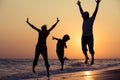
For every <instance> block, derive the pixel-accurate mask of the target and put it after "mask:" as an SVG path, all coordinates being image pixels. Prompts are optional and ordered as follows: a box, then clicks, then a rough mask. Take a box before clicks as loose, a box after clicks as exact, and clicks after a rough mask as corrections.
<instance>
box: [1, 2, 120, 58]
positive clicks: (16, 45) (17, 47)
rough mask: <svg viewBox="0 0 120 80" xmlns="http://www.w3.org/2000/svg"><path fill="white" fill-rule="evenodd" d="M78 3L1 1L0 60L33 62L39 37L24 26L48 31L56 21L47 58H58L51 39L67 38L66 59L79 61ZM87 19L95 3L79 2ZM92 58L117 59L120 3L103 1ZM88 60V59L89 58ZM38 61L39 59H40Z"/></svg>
mask: <svg viewBox="0 0 120 80" xmlns="http://www.w3.org/2000/svg"><path fill="white" fill-rule="evenodd" d="M76 3H77V0H0V58H33V57H34V52H35V46H36V43H37V40H38V33H37V32H36V31H35V30H33V29H32V28H31V27H30V26H29V25H28V24H26V22H25V21H26V19H27V17H28V18H29V20H30V22H31V23H32V24H34V25H35V26H36V27H38V28H40V29H41V26H42V25H43V24H46V25H47V28H48V29H49V28H50V27H51V25H53V24H54V23H55V22H56V20H57V17H58V18H59V19H60V22H59V23H58V25H57V26H56V27H55V28H54V30H53V31H52V32H51V33H50V35H49V37H48V38H47V47H48V57H49V58H57V56H56V43H57V41H55V40H52V36H55V37H58V38H62V37H63V35H64V34H69V35H70V38H71V39H70V40H69V41H68V42H67V47H68V48H67V49H65V56H67V57H68V58H72V59H82V58H84V55H83V53H82V49H81V35H82V22H83V20H82V17H81V14H80V13H79V8H78V6H77V4H76ZM81 5H82V7H83V9H84V10H85V11H88V12H89V13H90V16H91V15H92V13H93V12H94V10H95V7H96V2H95V0H81ZM93 27H94V29H93V31H94V49H95V58H120V0H102V1H101V3H100V6H99V10H98V14H97V16H96V19H95V22H94V26H93ZM89 56H90V55H89ZM40 58H42V57H41V56H40Z"/></svg>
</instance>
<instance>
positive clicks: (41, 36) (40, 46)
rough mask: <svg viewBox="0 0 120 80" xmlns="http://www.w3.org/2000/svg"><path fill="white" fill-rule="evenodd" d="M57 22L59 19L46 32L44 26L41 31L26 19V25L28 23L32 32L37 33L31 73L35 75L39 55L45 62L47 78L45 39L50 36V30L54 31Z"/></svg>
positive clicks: (47, 64) (47, 65) (47, 66)
mask: <svg viewBox="0 0 120 80" xmlns="http://www.w3.org/2000/svg"><path fill="white" fill-rule="evenodd" d="M58 22H59V19H58V18H57V22H56V23H55V24H54V25H53V26H52V27H51V28H50V29H48V30H47V26H46V25H43V26H42V27H41V29H38V28H37V27H35V26H34V25H32V24H31V23H30V22H29V19H28V18H27V21H26V23H28V24H29V26H30V27H32V28H33V29H34V30H36V31H37V32H38V42H37V45H36V49H35V57H34V61H33V68H32V70H33V73H35V66H36V65H37V62H38V59H39V55H40V54H41V55H42V56H43V59H44V61H45V66H46V69H47V76H48V77H49V67H50V66H49V63H48V53H47V46H46V39H47V37H48V35H49V34H50V32H51V30H53V29H54V27H55V26H56V25H57V23H58Z"/></svg>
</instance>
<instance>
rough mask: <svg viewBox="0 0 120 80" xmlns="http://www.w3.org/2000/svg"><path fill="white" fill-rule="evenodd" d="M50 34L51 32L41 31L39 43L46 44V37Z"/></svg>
mask: <svg viewBox="0 0 120 80" xmlns="http://www.w3.org/2000/svg"><path fill="white" fill-rule="evenodd" d="M48 35H49V32H48V31H46V32H43V31H39V33H38V43H37V44H39V45H45V44H46V39H47V37H48Z"/></svg>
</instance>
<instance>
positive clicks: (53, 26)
mask: <svg viewBox="0 0 120 80" xmlns="http://www.w3.org/2000/svg"><path fill="white" fill-rule="evenodd" d="M59 21H60V20H59V19H58V18H57V22H56V23H55V24H54V25H52V27H51V28H50V29H49V30H48V31H49V32H50V31H51V30H52V29H54V28H55V26H56V25H57V23H58V22H59Z"/></svg>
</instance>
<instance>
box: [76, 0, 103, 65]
mask: <svg viewBox="0 0 120 80" xmlns="http://www.w3.org/2000/svg"><path fill="white" fill-rule="evenodd" d="M95 1H96V3H97V4H96V9H95V11H94V13H93V15H92V16H91V17H89V13H88V12H87V11H85V12H84V11H83V9H82V7H81V2H80V1H79V0H78V2H77V4H78V6H79V10H80V13H81V15H82V18H83V24H82V50H83V53H84V55H85V58H86V60H85V63H86V64H87V63H88V59H89V57H88V55H87V45H88V47H89V51H90V54H91V56H92V61H91V65H93V64H94V53H95V52H94V49H93V47H94V38H93V24H94V20H95V17H96V14H97V11H98V7H99V3H100V1H101V0H95Z"/></svg>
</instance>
